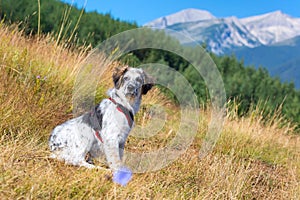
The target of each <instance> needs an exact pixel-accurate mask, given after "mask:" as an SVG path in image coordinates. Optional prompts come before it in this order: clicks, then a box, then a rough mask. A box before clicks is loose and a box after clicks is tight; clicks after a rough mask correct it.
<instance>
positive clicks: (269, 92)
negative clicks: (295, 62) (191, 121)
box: [0, 0, 300, 128]
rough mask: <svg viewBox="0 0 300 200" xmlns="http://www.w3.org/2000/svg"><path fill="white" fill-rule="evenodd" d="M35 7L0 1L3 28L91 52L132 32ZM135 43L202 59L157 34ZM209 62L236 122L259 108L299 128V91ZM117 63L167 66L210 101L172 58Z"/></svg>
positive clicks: (25, 0)
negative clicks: (234, 110)
mask: <svg viewBox="0 0 300 200" xmlns="http://www.w3.org/2000/svg"><path fill="white" fill-rule="evenodd" d="M37 2H38V1H33V0H22V1H20V0H0V17H1V19H2V20H3V21H4V22H6V23H19V22H21V23H20V28H21V29H23V30H25V33H26V34H37V33H38V31H39V29H40V31H41V32H42V33H52V34H54V35H55V36H56V37H57V38H58V39H63V40H68V41H70V42H71V43H76V45H82V44H91V45H92V46H94V47H95V46H96V45H97V44H99V43H100V42H102V41H103V40H105V39H107V38H109V37H111V36H113V35H115V34H117V33H120V32H123V31H125V30H130V29H133V28H137V25H136V23H134V22H124V21H120V20H119V19H113V18H112V16H111V15H110V14H105V15H103V14H99V13H97V12H86V11H84V10H80V9H78V8H75V7H71V6H70V5H68V4H65V3H62V2H60V1H57V0H41V1H40V12H39V5H38V3H37ZM39 16H40V17H39ZM39 19H40V25H39ZM139 37H140V38H139V39H138V41H136V42H144V43H145V45H146V44H147V42H148V43H149V42H153V43H156V45H157V46H159V45H161V46H164V45H167V46H169V47H172V48H174V49H180V50H181V51H185V52H187V53H188V54H189V55H190V56H191V57H194V58H196V57H197V56H199V55H202V54H203V52H201V51H200V50H199V48H195V47H183V46H182V45H180V43H179V42H178V41H177V40H176V39H173V38H171V37H170V36H167V35H166V34H164V33H163V32H161V31H145V32H141V33H140V36H139ZM128 39H130V38H128ZM149 40H150V41H149ZM141 46H142V45H141ZM210 57H211V58H212V59H213V61H214V62H215V63H216V66H217V67H218V69H219V71H220V73H221V75H222V78H223V81H224V85H225V89H226V95H227V101H229V102H235V103H236V104H238V105H239V106H238V113H239V115H240V116H242V115H245V114H248V111H249V110H251V108H252V107H255V106H260V107H261V110H264V114H265V115H266V116H267V115H268V114H273V113H274V112H276V111H277V110H278V109H281V111H282V113H283V114H284V116H286V117H287V118H288V119H289V120H291V121H293V122H294V123H296V124H298V128H300V91H297V90H296V89H295V87H294V84H293V83H282V82H280V80H279V78H273V77H271V76H270V75H269V73H268V72H267V70H266V69H264V68H259V69H255V68H254V67H251V66H248V67H245V66H244V64H243V62H242V61H238V60H237V59H236V58H235V57H234V56H222V57H219V56H216V55H214V54H210ZM121 59H122V60H123V61H124V62H127V63H128V64H131V65H133V66H138V65H140V64H143V63H161V64H165V65H168V66H170V67H172V68H173V69H175V70H177V71H180V72H181V73H182V74H183V75H184V76H185V77H186V78H187V79H188V81H189V83H190V84H191V85H192V87H193V89H194V91H195V93H196V94H197V96H198V99H199V101H200V102H201V104H206V103H207V102H208V101H209V98H210V97H209V93H208V90H207V88H206V84H205V82H204V80H203V79H202V78H199V75H198V73H197V72H196V71H195V68H194V67H193V66H192V65H191V64H190V63H189V62H188V61H186V60H185V59H184V58H181V57H180V56H178V55H175V54H174V53H172V52H168V51H164V50H157V49H156V50H153V49H142V50H136V51H133V52H130V53H129V54H128V55H126V56H123V57H122V58H121ZM170 81H174V83H176V80H172V79H171V78H170ZM170 95H172V94H171V93H170ZM187 98H189V97H187Z"/></svg>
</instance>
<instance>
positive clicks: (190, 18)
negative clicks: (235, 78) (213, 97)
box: [145, 9, 300, 88]
mask: <svg viewBox="0 0 300 200" xmlns="http://www.w3.org/2000/svg"><path fill="white" fill-rule="evenodd" d="M145 26H148V27H157V28H162V29H172V30H175V31H177V32H180V33H182V34H184V35H188V36H190V37H192V38H193V39H194V40H195V41H196V42H198V43H200V44H203V43H205V45H206V47H207V50H208V51H211V52H213V53H215V54H217V55H231V54H235V55H236V56H237V57H238V58H239V59H243V61H244V63H245V64H246V65H254V66H256V67H259V66H263V67H265V68H267V69H268V70H269V72H270V74H271V75H273V76H278V77H280V78H281V79H282V80H283V81H288V82H290V81H293V82H294V83H295V86H296V88H300V18H293V17H291V16H289V15H287V14H284V13H282V12H281V11H275V12H271V13H267V14H263V15H258V16H252V17H247V18H242V19H239V18H237V17H235V16H231V17H226V18H217V17H215V16H214V15H212V14H211V13H210V12H208V11H205V10H197V9H186V10H182V11H180V12H177V13H174V14H171V15H168V16H164V17H160V18H158V19H155V20H153V21H151V22H149V23H147V24H145ZM177 39H178V40H179V41H180V42H181V43H182V44H184V45H194V43H193V44H190V43H188V42H187V41H185V40H184V38H183V37H182V38H177Z"/></svg>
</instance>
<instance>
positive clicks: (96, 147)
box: [49, 66, 153, 171]
mask: <svg viewBox="0 0 300 200" xmlns="http://www.w3.org/2000/svg"><path fill="white" fill-rule="evenodd" d="M113 81H114V85H115V87H114V88H113V89H111V90H110V91H109V92H108V94H109V96H110V98H112V99H113V100H114V101H115V102H116V103H117V104H120V105H122V106H124V107H125V108H126V109H127V110H128V111H130V112H132V114H133V115H134V114H135V113H137V112H138V110H139V107H140V104H141V98H142V94H146V93H147V92H148V90H150V89H151V87H152V86H153V82H152V79H151V78H149V76H148V75H147V74H146V73H145V72H144V71H143V70H142V69H136V68H130V67H128V66H125V67H123V68H117V69H116V70H115V72H114V74H113ZM117 104H115V103H114V102H113V101H112V100H110V99H104V100H103V101H102V102H101V103H100V104H98V105H97V106H96V107H95V108H94V109H92V111H91V112H90V113H86V114H84V115H82V116H79V117H77V118H74V119H71V120H69V121H67V122H65V123H63V124H61V125H59V126H57V127H55V128H54V130H53V131H52V133H51V135H50V137H49V147H50V150H51V152H52V153H51V157H52V158H57V159H59V160H64V161H65V162H66V163H67V164H71V165H76V166H83V167H87V168H94V167H95V165H93V164H92V163H91V162H90V161H91V160H86V157H87V154H89V156H90V158H98V157H101V156H102V155H103V156H105V157H106V161H107V163H108V165H109V167H110V169H111V170H113V171H115V170H118V169H120V167H122V156H123V151H124V145H125V142H126V139H127V137H128V135H129V132H130V130H131V129H132V127H130V125H129V122H128V119H127V118H126V116H125V114H124V113H122V112H120V111H119V110H118V109H117ZM127 117H128V116H127ZM95 127H96V128H95ZM97 127H98V129H100V130H99V134H100V136H101V138H102V141H100V140H99V138H97V137H96V131H95V129H97Z"/></svg>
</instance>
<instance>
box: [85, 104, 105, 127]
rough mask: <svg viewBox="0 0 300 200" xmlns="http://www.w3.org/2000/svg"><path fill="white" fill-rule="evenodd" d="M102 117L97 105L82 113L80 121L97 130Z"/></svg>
mask: <svg viewBox="0 0 300 200" xmlns="http://www.w3.org/2000/svg"><path fill="white" fill-rule="evenodd" d="M102 118H103V115H102V113H101V109H100V107H99V106H98V105H97V106H95V107H94V108H93V109H92V110H91V111H90V112H89V113H86V114H84V115H83V117H82V122H83V123H85V124H87V125H89V126H90V127H92V128H93V129H94V130H95V131H98V130H101V129H102Z"/></svg>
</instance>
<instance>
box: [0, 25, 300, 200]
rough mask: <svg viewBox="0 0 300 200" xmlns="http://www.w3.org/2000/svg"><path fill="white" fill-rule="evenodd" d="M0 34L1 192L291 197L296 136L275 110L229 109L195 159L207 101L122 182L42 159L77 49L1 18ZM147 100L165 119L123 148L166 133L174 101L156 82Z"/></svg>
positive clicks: (299, 160)
mask: <svg viewBox="0 0 300 200" xmlns="http://www.w3.org/2000/svg"><path fill="white" fill-rule="evenodd" d="M0 41H1V43H0V58H1V60H0V76H1V79H0V115H1V118H0V196H1V199H163V198H164V199H299V198H300V185H299V182H300V145H299V142H300V138H299V136H297V135H294V134H293V129H292V128H291V127H281V128H279V127H278V126H277V125H278V124H279V122H280V119H281V118H280V115H274V116H270V119H269V120H268V122H266V121H265V120H264V123H261V122H262V117H261V116H260V114H259V112H257V111H256V110H255V109H254V110H253V111H252V113H253V114H251V115H249V117H245V118H237V117H236V113H235V110H234V109H233V110H228V116H227V121H226V123H225V125H224V129H223V130H222V134H221V137H220V138H219V140H218V142H217V145H216V147H215V149H214V150H213V152H212V153H211V154H209V155H207V156H206V157H204V158H202V159H199V157H198V154H199V149H200V147H201V144H202V141H203V138H204V136H205V134H206V131H207V127H208V123H209V119H210V111H209V108H206V109H203V110H201V111H199V112H200V114H201V119H200V121H199V129H198V132H197V135H196V138H195V140H194V142H193V144H192V145H191V147H190V148H189V149H188V150H187V151H186V152H185V153H184V154H183V155H182V156H181V157H180V158H179V159H178V160H177V161H175V162H174V163H172V164H171V165H169V166H168V167H166V168H164V169H162V170H160V171H157V172H151V173H144V174H134V176H133V179H132V181H131V182H130V183H129V184H128V186H126V187H120V186H118V185H115V184H113V183H112V181H111V174H109V173H107V172H102V171H98V170H87V169H84V168H78V167H73V166H68V165H65V164H64V163H61V162H58V161H55V160H51V159H49V158H48V155H49V150H48V146H47V140H48V136H49V134H50V131H51V130H52V129H53V127H54V126H55V125H57V124H59V123H61V122H63V121H65V120H67V119H69V118H71V117H72V102H71V101H72V87H73V83H74V78H75V75H76V73H77V71H78V68H79V63H80V62H81V61H82V60H83V59H84V58H85V56H86V51H85V49H84V48H83V49H82V50H78V51H70V50H68V49H65V48H63V47H62V46H58V45H57V43H56V42H55V40H53V39H52V38H51V37H40V38H28V37H24V36H23V34H22V32H19V31H17V29H15V28H13V27H6V26H5V25H3V24H1V25H0ZM113 66H114V64H112V67H113ZM110 73H111V71H109V72H107V75H106V76H107V77H106V80H108V79H109V77H110ZM100 84H101V85H100V86H101V87H103V88H105V89H106V88H108V87H109V86H108V85H107V84H104V82H103V83H100ZM99 92H100V93H104V92H105V91H104V90H100V91H99ZM158 99H159V100H158ZM162 99H163V100H162ZM148 103H155V104H160V105H161V106H163V107H165V109H166V110H169V111H170V112H167V115H168V116H167V119H168V121H167V125H166V127H165V129H164V130H163V131H162V133H161V134H160V137H158V138H156V141H155V142H154V141H153V140H151V139H150V140H148V139H145V140H143V139H138V138H133V137H130V138H129V141H130V142H129V143H128V144H127V146H126V149H127V150H128V149H130V150H135V149H136V150H141V149H143V148H144V146H146V147H147V148H148V150H149V149H150V150H151V149H152V148H154V146H155V145H156V144H160V142H162V144H163V142H164V141H166V140H169V139H170V134H169V133H170V132H171V128H172V127H171V125H172V124H175V125H176V119H177V117H178V112H177V111H178V108H176V107H175V106H174V105H172V103H171V102H169V101H168V99H166V97H164V96H162V94H160V93H159V91H158V90H157V89H155V90H153V91H152V93H150V95H147V97H146V98H145V101H144V105H147V104H148ZM171 111H172V112H171ZM142 116H143V114H141V113H139V114H138V118H137V122H138V124H137V125H142V124H143V118H142ZM97 164H99V163H97Z"/></svg>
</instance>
